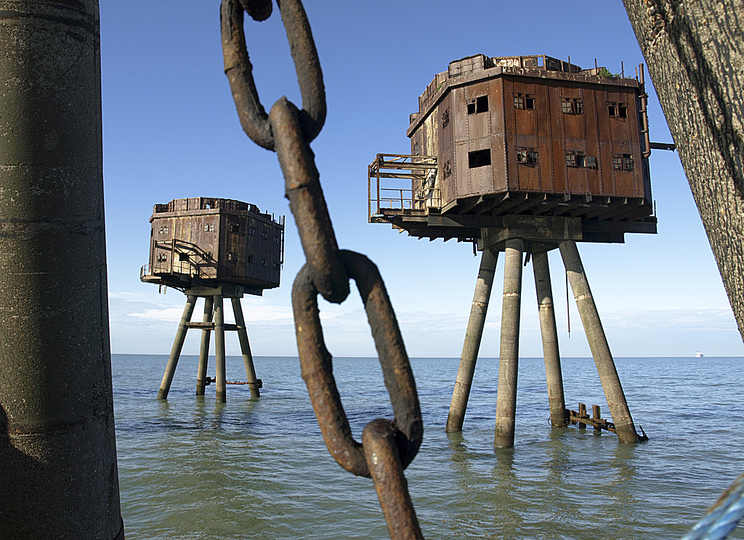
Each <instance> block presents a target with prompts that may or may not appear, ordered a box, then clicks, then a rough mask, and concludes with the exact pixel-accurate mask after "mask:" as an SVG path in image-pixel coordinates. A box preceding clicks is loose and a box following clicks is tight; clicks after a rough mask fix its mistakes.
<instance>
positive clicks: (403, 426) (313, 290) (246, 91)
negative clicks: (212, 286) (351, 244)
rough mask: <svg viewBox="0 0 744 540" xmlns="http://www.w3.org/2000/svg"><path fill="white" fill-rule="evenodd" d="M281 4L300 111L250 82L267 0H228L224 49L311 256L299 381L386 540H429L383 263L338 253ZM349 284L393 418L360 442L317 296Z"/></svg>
mask: <svg viewBox="0 0 744 540" xmlns="http://www.w3.org/2000/svg"><path fill="white" fill-rule="evenodd" d="M277 5H278V6H279V11H280V13H281V17H282V20H283V22H284V27H285V29H286V32H287V37H288V40H289V43H290V49H291V52H292V58H293V59H294V64H295V69H296V71H297V78H298V80H299V83H300V91H301V94H302V109H301V110H299V109H297V107H295V106H294V105H293V104H292V103H291V102H289V101H288V100H287V99H286V98H281V99H279V100H278V101H277V102H276V103H275V104H274V106H273V107H272V108H271V111H270V112H269V114H266V111H265V109H264V107H263V105H261V102H260V100H259V97H258V91H257V89H256V85H255V82H254V80H253V74H252V66H251V63H250V60H249V57H248V51H247V48H246V44H245V34H244V29H243V12H244V11H245V12H247V13H248V14H249V15H250V16H251V17H252V18H254V19H255V20H265V19H266V18H268V17H269V16H270V15H271V11H272V4H271V0H222V6H221V12H220V19H221V28H222V49H223V54H224V61H225V73H226V75H227V77H228V80H229V81H230V88H231V91H232V94H233V99H234V100H235V105H236V107H237V110H238V116H239V118H240V123H241V125H242V127H243V130H244V131H245V132H246V134H247V135H248V136H249V137H250V138H251V140H253V141H254V142H255V143H256V144H258V145H259V146H261V147H263V148H266V149H268V150H273V151H275V152H276V153H277V157H278V158H279V164H280V165H281V169H282V173H283V174H284V179H285V194H286V197H287V198H288V199H289V201H290V202H289V204H290V209H291V211H292V214H293V215H294V218H295V221H296V223H297V228H298V231H299V234H300V240H301V243H302V248H303V250H304V252H305V258H306V259H307V263H306V264H305V265H304V266H303V267H302V269H301V270H300V272H299V273H298V274H297V277H296V278H295V282H294V285H293V288H292V306H293V311H294V317H295V331H296V335H297V346H298V350H299V356H300V363H301V365H302V378H303V380H304V381H305V384H306V385H307V388H308V393H309V394H310V399H311V401H312V404H313V410H314V411H315V416H316V418H317V420H318V424H319V426H320V430H321V432H322V434H323V439H324V440H325V443H326V446H327V447H328V450H329V452H330V453H331V455H332V456H333V458H334V459H335V460H336V461H337V462H338V463H339V464H340V465H341V466H342V467H343V468H344V469H346V470H347V471H349V472H351V473H353V474H356V475H359V476H368V477H369V476H371V477H372V480H373V482H374V485H375V489H376V491H377V496H378V498H379V500H380V506H381V507H382V511H383V514H384V515H385V520H386V521H387V525H388V530H389V533H390V537H391V538H394V539H399V538H400V539H418V538H423V536H422V534H421V530H420V528H419V525H418V521H417V519H416V513H415V511H414V509H413V505H412V503H411V498H410V495H409V493H408V487H407V482H406V479H405V476H404V474H403V470H404V469H405V468H406V467H407V466H408V465H409V464H410V463H411V461H412V460H413V458H414V457H415V456H416V453H417V452H418V449H419V447H420V445H421V440H422V437H423V431H424V429H423V422H422V420H421V410H420V407H419V401H418V394H417V393H416V384H415V381H414V378H413V372H412V371H411V366H410V362H409V360H408V356H407V354H406V351H405V346H404V345H403V339H402V337H401V334H400V329H399V327H398V322H397V320H396V318H395V313H394V311H393V308H392V305H391V303H390V300H389V298H388V295H387V292H386V290H385V285H384V283H383V280H382V277H381V276H380V273H379V271H378V270H377V267H376V266H375V265H374V263H372V262H371V261H370V260H369V259H368V258H367V257H365V256H364V255H361V254H359V253H355V252H352V251H345V250H339V249H338V244H337V242H336V236H335V233H334V231H333V225H332V224H331V218H330V215H329V214H328V208H327V206H326V202H325V198H324V197H323V192H322V189H321V186H320V178H319V174H318V171H317V169H316V167H315V159H314V155H313V152H312V150H311V149H310V142H312V140H313V139H314V138H315V137H316V136H317V135H318V133H319V132H320V130H321V128H322V127H323V123H324V121H325V116H326V103H325V89H324V86H323V75H322V72H321V69H320V62H319V60H318V54H317V50H316V48H315V43H314V42H313V37H312V33H311V30H310V24H309V23H308V21H307V16H306V14H305V10H304V8H303V6H302V2H301V1H300V0H281V1H279V0H277ZM349 278H351V279H354V281H355V282H356V286H357V289H358V290H359V294H360V296H361V297H362V302H363V304H364V307H365V311H366V313H367V320H368V322H369V325H370V328H371V330H372V336H373V338H374V342H375V347H376V349H377V354H378V356H379V359H380V364H381V366H382V371H383V378H384V381H385V386H386V387H387V390H388V394H389V395H390V401H391V404H392V407H393V414H394V417H395V418H394V420H393V421H390V420H386V419H380V418H378V419H376V420H373V421H371V422H370V423H369V424H367V426H366V427H365V428H364V431H363V433H362V443H361V444H360V443H358V442H357V441H356V440H354V438H353V436H352V434H351V428H350V427H349V421H348V419H347V417H346V414H345V413H344V409H343V406H342V405H341V398H340V396H339V393H338V390H337V388H336V382H335V379H334V377H333V368H332V358H331V355H330V353H329V352H328V350H327V349H326V346H325V342H324V340H323V330H322V327H321V324H320V312H319V308H318V298H317V297H318V294H321V295H322V296H323V297H324V298H325V299H326V300H328V301H330V302H334V303H341V302H343V301H344V300H345V299H346V297H347V296H348V295H349V290H350V289H349Z"/></svg>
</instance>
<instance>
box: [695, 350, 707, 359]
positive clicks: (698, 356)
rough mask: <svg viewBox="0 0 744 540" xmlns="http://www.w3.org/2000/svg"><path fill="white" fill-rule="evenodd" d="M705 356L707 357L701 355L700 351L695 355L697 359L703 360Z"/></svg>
mask: <svg viewBox="0 0 744 540" xmlns="http://www.w3.org/2000/svg"><path fill="white" fill-rule="evenodd" d="M703 356H705V355H704V354H703V353H701V352H700V351H698V352H696V353H695V358H702V357H703Z"/></svg>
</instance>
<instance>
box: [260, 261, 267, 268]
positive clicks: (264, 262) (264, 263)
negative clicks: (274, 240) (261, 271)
mask: <svg viewBox="0 0 744 540" xmlns="http://www.w3.org/2000/svg"><path fill="white" fill-rule="evenodd" d="M261 266H264V267H265V266H266V259H261Z"/></svg>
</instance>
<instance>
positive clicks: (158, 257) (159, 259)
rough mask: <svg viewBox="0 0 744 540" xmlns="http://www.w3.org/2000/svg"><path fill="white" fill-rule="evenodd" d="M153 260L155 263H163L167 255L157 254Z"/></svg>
mask: <svg viewBox="0 0 744 540" xmlns="http://www.w3.org/2000/svg"><path fill="white" fill-rule="evenodd" d="M155 260H156V261H157V262H165V261H167V260H168V255H166V254H165V253H158V256H157V257H155Z"/></svg>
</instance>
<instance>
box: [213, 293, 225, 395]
mask: <svg viewBox="0 0 744 540" xmlns="http://www.w3.org/2000/svg"><path fill="white" fill-rule="evenodd" d="M214 349H215V350H214V352H215V357H216V359H215V371H216V375H215V386H216V387H217V401H221V402H222V403H224V402H226V401H227V392H226V387H227V382H226V380H225V313H224V309H223V305H222V296H219V295H215V296H214Z"/></svg>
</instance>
